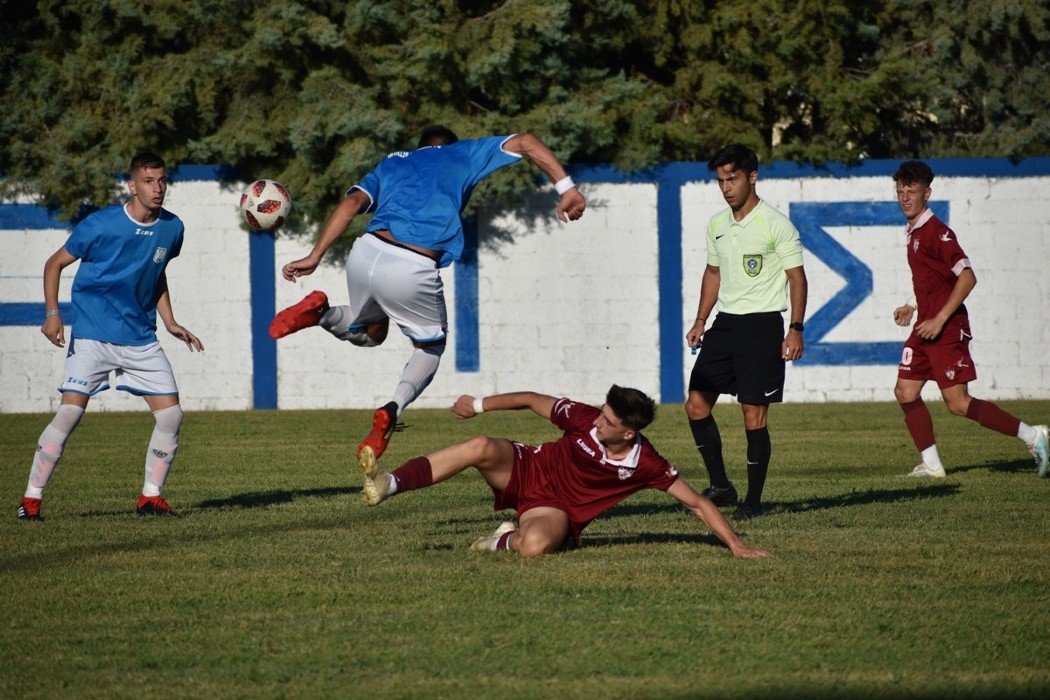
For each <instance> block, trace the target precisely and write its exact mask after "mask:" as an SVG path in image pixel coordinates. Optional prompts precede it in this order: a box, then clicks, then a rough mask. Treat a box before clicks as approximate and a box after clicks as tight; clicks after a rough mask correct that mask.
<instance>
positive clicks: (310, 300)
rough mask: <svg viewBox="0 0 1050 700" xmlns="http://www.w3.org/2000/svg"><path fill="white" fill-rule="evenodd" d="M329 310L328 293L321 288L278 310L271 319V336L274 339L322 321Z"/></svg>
mask: <svg viewBox="0 0 1050 700" xmlns="http://www.w3.org/2000/svg"><path fill="white" fill-rule="evenodd" d="M325 311H328V295H327V294H325V293H324V292H322V291H321V290H320V289H317V290H314V291H312V292H310V293H309V294H307V295H306V296H305V297H303V299H302V301H300V302H299V303H298V304H292V305H291V306H289V307H288V308H287V309H284V310H283V311H279V312H277V315H276V316H274V317H273V320H272V321H270V337H271V338H273V339H274V340H277V339H278V338H283V337H284V336H286V335H291V334H292V333H295V332H296V331H301V330H302V329H304V328H309V327H310V326H316V325H317V324H318V323H320V322H321V317H322V316H324V313H325Z"/></svg>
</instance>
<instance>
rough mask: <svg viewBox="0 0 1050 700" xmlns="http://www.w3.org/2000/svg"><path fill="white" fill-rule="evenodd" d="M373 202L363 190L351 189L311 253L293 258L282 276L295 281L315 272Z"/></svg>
mask: <svg viewBox="0 0 1050 700" xmlns="http://www.w3.org/2000/svg"><path fill="white" fill-rule="evenodd" d="M371 203H372V200H371V199H369V197H368V195H367V194H365V193H364V192H362V191H361V190H359V189H355V190H353V191H351V192H350V194H348V195H347V196H346V197H344V198H343V201H341V202H339V204H338V205H336V207H335V209H334V210H332V213H331V215H330V216H329V217H328V221H326V222H325V225H324V229H322V230H321V236H320V237H319V238H318V239H317V243H314V247H313V250H311V251H310V254H309V255H307V256H306V257H305V258H300V259H298V260H293V261H292V262H290V263H288V264H287V265H285V266H284V267H282V268H281V276H282V277H284V278H285V279H286V280H288V281H289V282H294V281H295V280H297V279H299V278H300V277H304V276H306V275H310V274H313V271H314V270H316V269H317V266H318V265H320V264H321V260H323V259H324V254H325V253H327V252H328V249H329V248H331V247H332V245H333V244H334V243H335V242H336V241H337V240H338V239H339V237H340V236H342V235H343V233H344V232H345V231H346V228H347V227H348V226H349V225H350V222H351V221H353V220H354V217H356V216H357V215H358V214H360V213H361V212H363V211H365V210H366V209H368V207H369V205H371Z"/></svg>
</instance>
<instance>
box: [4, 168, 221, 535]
mask: <svg viewBox="0 0 1050 700" xmlns="http://www.w3.org/2000/svg"><path fill="white" fill-rule="evenodd" d="M167 189H168V176H167V169H166V167H165V165H164V161H163V160H162V159H161V158H160V157H159V156H156V155H154V154H152V153H139V154H137V155H135V157H134V158H132V159H131V168H130V171H129V179H128V190H129V191H130V193H131V199H130V200H129V201H128V202H126V203H125V204H123V205H120V206H113V207H108V208H106V209H101V210H99V211H97V212H95V213H93V214H91V215H90V216H88V217H87V218H86V219H84V220H83V221H82V222H80V224H78V225H77V227H76V228H75V229H74V230H73V233H72V234H71V235H70V236H69V239H68V240H67V241H66V244H65V245H63V246H62V247H61V248H59V249H58V250H57V251H55V253H54V254H53V255H52V256H51V257H50V258H48V260H47V263H45V265H44V308H45V311H44V323H43V325H42V326H41V328H40V331H41V332H42V333H43V334H44V335H45V336H46V337H47V339H48V340H50V341H51V342H52V343H53V344H54V345H57V346H58V347H64V346H65V326H64V324H63V322H62V317H61V315H60V314H59V308H58V286H59V280H60V278H61V276H62V270H64V269H65V268H66V267H68V266H70V265H72V264H73V263H74V262H76V261H77V260H79V261H80V267H79V268H78V269H77V272H76V275H75V276H74V278H73V289H72V292H71V295H70V298H71V302H72V309H73V319H72V321H73V330H72V333H71V334H70V338H69V349H68V351H67V353H66V365H65V374H64V375H63V377H64V379H63V381H62V385H61V386H60V387H59V391H61V392H62V403H61V405H60V406H59V408H58V412H57V413H56V415H55V417H54V419H53V420H52V421H51V423H50V424H48V426H47V427H46V428H45V429H44V432H43V433H42V434H41V435H40V440H39V441H38V443H37V447H36V454H35V455H34V457H33V464H32V467H31V468H30V471H29V484H28V486H27V487H26V491H25V496H24V497H23V498H22V503H21V504H20V505H19V507H18V517H19V518H20V519H23V520H41V519H42V518H41V516H40V502H41V499H42V498H43V495H44V487H45V486H47V482H48V480H49V479H50V478H51V475H52V473H53V472H54V470H55V466H56V465H57V464H58V461H59V459H60V458H61V457H62V452H63V450H64V449H65V444H66V441H67V440H68V439H69V436H70V435H71V434H72V433H73V431H74V430H75V429H76V427H77V425H78V424H79V423H80V419H81V418H82V417H83V415H84V410H85V409H86V408H87V405H88V400H89V399H90V398H91V397H92V396H94V395H95V394H97V393H99V392H100V391H103V390H105V389H108V388H109V374H110V372H113V373H114V377H115V379H116V383H117V384H116V387H117V388H118V389H121V390H123V391H127V392H129V393H132V394H135V395H138V396H142V397H143V398H144V399H145V400H146V404H147V405H148V406H149V408H150V410H151V411H152V412H153V417H154V420H155V421H156V425H155V427H154V429H153V435H152V437H151V438H150V441H149V447H148V448H147V450H146V467H145V483H144V485H143V487H142V494H141V496H140V497H139V500H138V504H137V511H138V513H139V515H175V511H174V510H172V508H171V506H169V505H168V503H167V501H165V500H164V499H163V498H162V497H161V495H160V491H161V487H163V486H164V481H165V480H166V479H167V476H168V471H169V470H170V469H171V463H172V460H174V459H175V451H176V449H177V448H178V444H179V426H180V425H181V424H182V409H181V408H180V406H179V390H178V387H177V386H176V385H175V376H174V374H173V373H172V371H171V365H170V364H169V362H168V358H167V357H166V356H165V354H164V350H163V348H161V346H160V342H159V341H158V340H157V332H156V331H157V314H158V313H159V314H160V317H161V320H163V321H164V326H165V327H166V328H167V329H168V332H169V333H171V334H172V335H173V336H175V337H176V338H178V339H179V340H181V341H183V342H184V343H186V346H187V347H188V348H189V349H190V350H191V351H194V350H197V351H200V350H204V346H203V345H202V344H201V341H200V340H198V339H197V336H195V335H193V334H192V333H190V332H189V331H188V330H186V329H185V328H183V327H182V326H180V325H179V324H178V323H176V322H175V316H174V314H173V313H172V309H171V295H170V294H169V292H168V281H167V277H166V276H165V269H166V268H167V266H168V262H170V261H171V259H172V258H174V257H176V256H177V255H178V254H179V252H180V251H181V249H182V238H183V232H184V227H183V225H182V221H181V220H179V217H177V216H175V215H174V214H172V213H171V212H170V211H167V210H166V209H164V208H162V206H161V205H162V204H163V203H164V195H165V193H166V192H167Z"/></svg>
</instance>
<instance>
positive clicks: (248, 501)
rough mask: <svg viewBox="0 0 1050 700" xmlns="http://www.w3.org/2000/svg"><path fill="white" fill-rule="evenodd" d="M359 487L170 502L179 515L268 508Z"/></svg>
mask: <svg viewBox="0 0 1050 700" xmlns="http://www.w3.org/2000/svg"><path fill="white" fill-rule="evenodd" d="M360 492H361V488H360V487H353V486H339V487H328V488H323V489H300V490H298V491H258V492H254V493H238V494H234V495H232V496H229V497H228V498H215V499H211V500H207V501H201V502H200V503H198V504H197V505H195V506H190V507H186V508H184V507H180V506H179V505H178V504H177V503H175V502H172V506H173V507H174V508H175V510H176V511H177V512H178V513H179V514H180V515H186V514H188V513H191V512H196V511H203V510H223V509H226V508H240V509H243V510H247V509H250V508H269V507H270V506H277V505H284V504H287V503H291V502H292V501H294V500H296V499H298V498H332V497H334V496H345V495H346V494H349V493H360ZM129 514H131V515H134V514H135V510H134V509H133V508H132V509H130V510H118V511H113V510H86V511H82V512H81V513H80V514H79V515H80V517H81V518H109V517H113V516H115V515H129Z"/></svg>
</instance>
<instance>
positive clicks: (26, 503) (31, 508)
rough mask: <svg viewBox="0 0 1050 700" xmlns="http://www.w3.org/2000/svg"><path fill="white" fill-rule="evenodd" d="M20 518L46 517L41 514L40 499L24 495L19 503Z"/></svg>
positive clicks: (39, 518) (41, 518)
mask: <svg viewBox="0 0 1050 700" xmlns="http://www.w3.org/2000/svg"><path fill="white" fill-rule="evenodd" d="M18 519H19V520H43V519H44V517H43V516H42V515H40V499H39V498H28V497H23V498H22V502H21V503H19V504H18Z"/></svg>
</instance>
